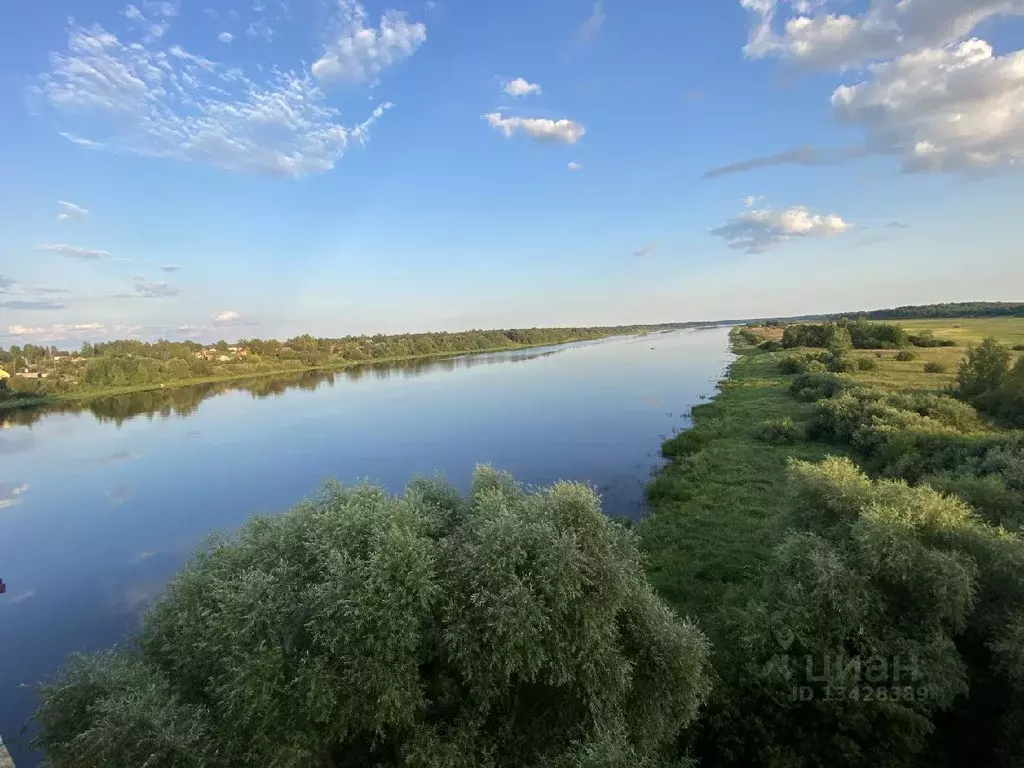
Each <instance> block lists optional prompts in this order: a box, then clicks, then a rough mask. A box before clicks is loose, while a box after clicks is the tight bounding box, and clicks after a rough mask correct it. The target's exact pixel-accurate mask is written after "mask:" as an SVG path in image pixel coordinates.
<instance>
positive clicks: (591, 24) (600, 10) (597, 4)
mask: <svg viewBox="0 0 1024 768" xmlns="http://www.w3.org/2000/svg"><path fill="white" fill-rule="evenodd" d="M604 22H605V15H604V2H603V0H594V7H593V9H592V10H591V11H590V15H589V16H588V17H587V20H586V21H584V22H583V24H582V25H581V26H580V28H579V31H578V32H577V33H576V42H578V43H579V44H580V45H586V44H588V43H592V42H594V39H595V38H596V37H597V33H598V32H600V31H601V27H603V26H604Z"/></svg>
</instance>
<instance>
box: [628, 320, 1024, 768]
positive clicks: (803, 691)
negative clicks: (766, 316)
mask: <svg viewBox="0 0 1024 768" xmlns="http://www.w3.org/2000/svg"><path fill="white" fill-rule="evenodd" d="M897 324H898V325H901V326H904V327H908V329H910V328H911V327H912V331H911V332H913V333H919V332H920V331H923V330H930V331H933V332H934V335H935V337H936V338H946V339H952V340H954V341H956V342H957V346H955V347H928V348H911V349H904V350H902V354H901V350H895V349H886V350H866V349H857V350H846V351H844V352H843V353H842V356H843V358H844V359H847V362H848V363H849V362H850V360H852V361H853V364H849V365H847V366H844V367H843V368H842V370H848V371H849V370H852V371H853V372H847V373H843V374H835V373H829V372H821V373H809V374H805V375H803V376H798V375H795V374H789V375H787V374H785V373H783V372H782V369H783V368H784V366H781V365H780V364H781V363H782V361H783V360H784V359H785V358H788V357H794V356H797V357H805V358H806V359H816V358H817V357H818V356H820V355H822V354H823V353H824V350H822V349H809V348H805V349H801V348H796V349H788V350H781V351H769V350H766V349H762V348H760V347H759V346H757V345H755V344H753V343H752V340H753V339H754V338H756V336H755V335H754V334H749V333H748V334H744V333H742V332H741V331H743V329H735V330H734V332H733V334H732V346H733V351H734V352H735V354H736V359H735V361H734V362H733V363H732V365H731V367H730V369H729V371H728V374H727V376H726V378H725V379H724V380H723V381H722V382H720V384H719V393H718V395H717V397H716V398H715V399H714V400H713V401H712V402H710V403H706V404H702V405H700V406H697V407H695V408H694V409H693V422H694V425H693V427H692V429H690V430H688V431H685V432H682V433H680V434H679V435H677V436H675V437H674V438H672V439H670V440H668V441H667V442H665V444H664V445H663V453H664V455H665V457H666V459H667V460H668V462H667V464H666V465H665V466H664V467H663V468H662V469H661V470H659V471H658V472H657V474H656V476H655V477H654V479H653V481H652V483H651V484H650V486H649V488H648V497H649V502H650V505H651V508H652V514H651V515H650V516H649V517H648V518H647V519H646V520H644V521H643V522H642V523H640V524H639V526H638V528H637V533H638V535H639V537H640V540H641V542H642V546H643V548H644V550H645V552H646V554H647V558H648V574H649V577H650V579H651V581H652V583H653V584H654V586H655V588H656V589H657V591H658V592H659V593H660V594H661V595H662V596H663V597H664V598H665V599H666V600H667V601H668V602H669V603H670V604H671V605H672V606H673V607H674V608H675V610H676V611H678V612H679V613H681V614H683V615H686V616H689V617H690V618H692V619H694V620H695V621H696V622H697V624H698V626H700V627H701V629H702V630H703V631H704V632H705V633H706V634H707V636H708V638H709V639H710V640H711V642H712V646H713V649H714V651H713V654H712V662H713V666H714V675H713V678H714V681H715V682H714V687H713V690H712V694H711V696H710V698H709V701H708V703H707V706H706V708H705V711H704V713H703V715H702V718H701V719H700V721H699V723H698V725H697V727H696V728H695V729H694V731H693V732H692V733H690V734H688V735H686V736H685V737H684V739H683V740H682V742H681V750H683V751H685V752H687V753H688V754H689V755H690V756H692V757H693V758H696V760H697V761H698V762H699V764H701V765H703V766H734V765H767V766H776V767H777V768H783V767H785V768H796V767H801V768H803V767H806V768H810V767H811V766H819V765H836V766H839V765H843V766H862V765H881V764H885V765H891V766H896V765H899V766H913V767H914V768H916V767H917V766H924V765H928V766H950V767H951V766H966V765H973V764H984V765H993V766H1007V767H1008V766H1013V765H1019V760H1020V758H1021V746H1020V745H1021V744H1022V743H1024V675H1021V674H1019V673H1018V670H1020V669H1024V667H1020V666H1018V665H1019V660H1020V659H1022V658H1024V538H1022V535H1021V533H1020V531H1021V530H1022V529H1024V487H1022V484H1021V481H1022V480H1024V435H1022V433H1021V432H1020V431H1019V430H1011V429H1006V428H1004V427H1002V426H1000V424H998V423H996V422H994V421H993V420H992V418H990V417H988V416H985V415H984V414H979V413H978V412H977V411H975V409H974V408H972V407H971V406H970V405H968V404H967V403H965V402H961V401H959V400H955V399H954V398H952V397H951V396H950V395H951V390H950V386H951V385H952V384H954V383H955V380H956V371H957V364H958V363H959V361H960V360H961V359H963V358H965V357H966V356H967V355H968V353H969V352H970V348H971V347H972V346H974V345H976V343H977V342H979V341H980V340H981V339H982V338H985V337H991V336H993V335H994V336H995V337H996V338H997V339H998V340H999V341H1000V342H1001V343H1002V344H1003V348H1004V349H1006V350H1009V349H1011V348H1012V347H1014V346H1016V345H1018V344H1019V343H1020V342H1019V340H1020V338H1021V336H1022V334H1024V319H1020V318H1014V319H1002V318H999V319H994V320H993V319H977V320H973V319H957V320H955V321H952V320H951V321H943V320H930V321H911V322H903V321H897ZM755 333H756V334H760V333H763V337H764V338H772V337H774V336H780V335H781V334H779V332H778V329H757V330H756V331H755ZM1013 354H1014V356H1016V357H1019V350H1018V351H1017V352H1014V353H1013ZM859 360H864V361H867V360H870V361H871V362H870V363H868V362H865V363H864V364H863V366H862V365H860V364H857V361H859ZM929 364H930V365H929ZM819 365H820V364H819ZM823 367H824V366H821V367H820V368H818V369H817V370H822V368H823ZM937 367H941V368H942V370H941V371H940V372H935V371H936V368H937ZM965 502H966V503H965ZM1014 660H1016V661H1014ZM870 665H874V666H873V667H871V666H870ZM868 668H871V669H872V670H873V671H871V672H868V673H866V672H865V670H866V669H868ZM908 670H910V671H909V672H908ZM908 682H910V683H913V685H908V684H907V683H908Z"/></svg>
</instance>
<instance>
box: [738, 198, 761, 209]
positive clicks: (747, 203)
mask: <svg viewBox="0 0 1024 768" xmlns="http://www.w3.org/2000/svg"><path fill="white" fill-rule="evenodd" d="M763 199H764V196H763V195H756V196H755V195H747V197H744V198H743V207H744V208H752V207H753V206H754V203H757V202H759V201H760V200H763Z"/></svg>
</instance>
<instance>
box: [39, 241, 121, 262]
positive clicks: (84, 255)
mask: <svg viewBox="0 0 1024 768" xmlns="http://www.w3.org/2000/svg"><path fill="white" fill-rule="evenodd" d="M36 250H37V251H48V252H50V253H58V254H60V255H61V256H67V257H68V258H70V259H81V260H83V261H98V260H100V259H112V258H114V254H112V253H110V252H109V251H99V250H96V249H94V248H81V247H79V246H77V245H64V244H58V245H37V246H36Z"/></svg>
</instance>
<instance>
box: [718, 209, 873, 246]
mask: <svg viewBox="0 0 1024 768" xmlns="http://www.w3.org/2000/svg"><path fill="white" fill-rule="evenodd" d="M852 226H853V225H852V224H849V223H848V222H846V221H843V219H842V218H840V217H839V216H837V215H836V214H832V213H830V214H824V215H822V214H814V213H811V212H810V211H809V210H808V209H807V208H806V207H804V206H802V205H795V206H792V207H791V208H786V209H785V210H782V211H776V210H773V209H771V208H759V209H753V210H749V211H747V212H746V213H743V214H740V215H739V216H737V217H735V218H732V219H730V220H729V221H727V222H726V223H725V224H723V225H722V226H721V227H718V228H716V229H713V230H711V234H712V235H714V236H716V237H721V238H722V239H723V240H725V241H726V244H727V245H728V246H729V247H730V248H736V249H737V250H741V251H745V252H746V253H764V252H765V251H769V250H771V249H772V248H775V247H776V246H778V245H782V244H783V243H787V242H789V241H790V240H792V239H794V238H802V237H831V236H834V235H840V234H842V233H843V232H846V231H847V230H849V229H850V228H852Z"/></svg>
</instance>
